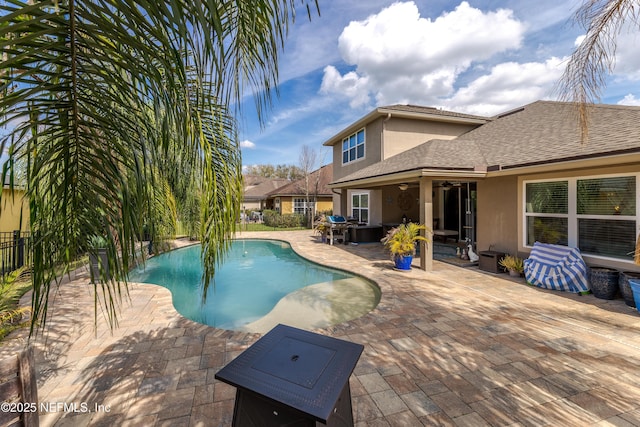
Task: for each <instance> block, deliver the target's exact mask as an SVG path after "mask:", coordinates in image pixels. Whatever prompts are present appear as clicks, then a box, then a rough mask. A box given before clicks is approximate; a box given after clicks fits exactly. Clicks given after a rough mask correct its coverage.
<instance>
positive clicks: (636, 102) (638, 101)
mask: <svg viewBox="0 0 640 427" xmlns="http://www.w3.org/2000/svg"><path fill="white" fill-rule="evenodd" d="M618 105H633V106H636V107H640V98H636V97H635V95H633V94H632V93H630V94H628V95H627V96H625V97H624V98H622V99H621V100H620V101H618Z"/></svg>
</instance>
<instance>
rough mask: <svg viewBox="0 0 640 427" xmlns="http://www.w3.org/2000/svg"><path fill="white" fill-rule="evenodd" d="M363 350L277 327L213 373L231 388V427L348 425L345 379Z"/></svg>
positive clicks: (348, 396) (350, 420) (350, 414)
mask: <svg viewBox="0 0 640 427" xmlns="http://www.w3.org/2000/svg"><path fill="white" fill-rule="evenodd" d="M363 349H364V347H363V346H362V345H360V344H355V343H352V342H349V341H344V340H340V339H337V338H332V337H327V336H324V335H320V334H316V333H313V332H309V331H305V330H302V329H297V328H293V327H290V326H286V325H278V326H276V327H275V328H273V329H272V330H271V331H269V332H268V333H267V334H266V335H264V336H263V337H262V338H260V339H259V340H258V341H256V342H255V343H254V344H253V345H252V346H251V347H249V348H248V349H246V350H245V351H244V352H243V353H242V354H240V355H239V356H238V357H237V358H235V359H234V360H232V361H231V362H230V363H229V364H228V365H227V366H225V367H224V368H222V369H221V370H220V371H218V373H216V375H215V377H216V378H217V379H219V380H221V381H223V382H226V383H228V384H231V385H232V386H234V387H236V388H237V391H236V401H235V408H234V411H233V425H234V426H238V427H244V426H275V425H277V426H280V425H287V426H316V425H318V423H320V425H328V426H353V412H352V407H351V391H350V388H349V377H350V376H351V373H352V372H353V369H354V368H355V366H356V363H357V362H358V359H359V358H360V355H361V354H362V350H363Z"/></svg>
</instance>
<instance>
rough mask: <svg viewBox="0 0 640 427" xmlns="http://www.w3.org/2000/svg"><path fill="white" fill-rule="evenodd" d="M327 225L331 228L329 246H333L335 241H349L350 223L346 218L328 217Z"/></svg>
mask: <svg viewBox="0 0 640 427" xmlns="http://www.w3.org/2000/svg"><path fill="white" fill-rule="evenodd" d="M327 225H328V226H329V235H328V237H329V244H330V245H333V241H334V240H342V241H343V242H346V241H347V236H346V234H347V230H348V229H349V223H348V222H347V220H346V219H345V217H343V216H340V215H329V216H328V217H327Z"/></svg>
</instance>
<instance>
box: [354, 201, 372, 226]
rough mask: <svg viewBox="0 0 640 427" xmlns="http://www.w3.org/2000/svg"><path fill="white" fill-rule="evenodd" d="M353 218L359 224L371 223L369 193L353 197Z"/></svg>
mask: <svg viewBox="0 0 640 427" xmlns="http://www.w3.org/2000/svg"><path fill="white" fill-rule="evenodd" d="M351 217H352V218H353V219H356V220H357V221H358V222H362V223H366V224H368V223H369V194H368V193H353V194H352V195H351Z"/></svg>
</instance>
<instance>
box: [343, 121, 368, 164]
mask: <svg viewBox="0 0 640 427" xmlns="http://www.w3.org/2000/svg"><path fill="white" fill-rule="evenodd" d="M363 157H364V129H360V130H359V131H358V132H356V133H354V134H352V135H349V136H348V137H346V138H344V139H343V140H342V164H343V165H344V164H347V163H350V162H353V161H356V160H358V159H362V158H363Z"/></svg>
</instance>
